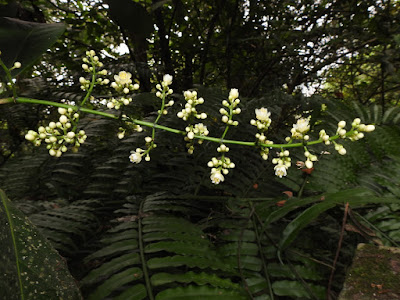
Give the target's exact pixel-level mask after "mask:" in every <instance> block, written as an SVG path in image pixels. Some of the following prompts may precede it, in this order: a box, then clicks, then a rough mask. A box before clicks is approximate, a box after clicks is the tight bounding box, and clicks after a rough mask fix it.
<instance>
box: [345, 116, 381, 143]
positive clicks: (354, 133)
mask: <svg viewBox="0 0 400 300" xmlns="http://www.w3.org/2000/svg"><path fill="white" fill-rule="evenodd" d="M342 122H344V121H342ZM339 124H340V123H339ZM351 127H352V128H351V134H350V135H348V136H347V138H348V139H350V140H351V141H358V140H360V139H362V138H363V137H364V133H363V132H372V131H374V130H375V126H374V125H371V124H370V125H365V124H362V123H361V120H360V118H355V119H354V121H353V122H352V123H351Z"/></svg>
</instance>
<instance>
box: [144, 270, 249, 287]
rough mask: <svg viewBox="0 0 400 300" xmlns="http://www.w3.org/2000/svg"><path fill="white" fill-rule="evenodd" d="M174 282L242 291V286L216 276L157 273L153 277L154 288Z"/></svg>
mask: <svg viewBox="0 0 400 300" xmlns="http://www.w3.org/2000/svg"><path fill="white" fill-rule="evenodd" d="M173 282H183V283H196V284H197V285H205V284H209V285H211V286H214V287H219V288H224V289H234V290H241V287H240V285H238V284H236V283H233V282H232V281H230V280H229V279H222V278H220V277H218V276H217V275H216V274H208V273H204V272H202V273H194V272H187V273H183V274H171V273H156V274H154V275H153V276H152V277H151V284H152V285H153V286H160V285H165V284H170V283H173Z"/></svg>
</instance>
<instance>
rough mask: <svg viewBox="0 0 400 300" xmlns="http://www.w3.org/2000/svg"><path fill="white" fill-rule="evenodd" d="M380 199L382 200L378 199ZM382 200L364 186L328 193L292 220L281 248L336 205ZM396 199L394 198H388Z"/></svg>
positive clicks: (286, 229) (283, 234)
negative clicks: (320, 200) (322, 200)
mask: <svg viewBox="0 0 400 300" xmlns="http://www.w3.org/2000/svg"><path fill="white" fill-rule="evenodd" d="M378 199H380V200H378ZM377 200H378V201H382V202H383V200H381V198H379V197H373V194H372V192H371V191H370V190H366V189H363V188H357V189H350V190H344V191H341V192H337V193H332V194H327V195H326V196H325V200H324V202H320V203H317V204H314V205H313V206H311V207H309V208H307V209H306V210H304V211H303V212H302V213H301V214H300V215H298V216H297V217H296V218H295V219H294V220H293V221H292V222H290V223H289V224H288V225H287V226H286V228H285V229H284V230H283V232H282V238H281V239H280V242H279V246H280V249H281V250H284V249H286V248H287V247H288V246H289V245H290V244H291V243H292V242H293V241H294V239H295V238H296V237H297V234H298V233H299V232H300V230H302V229H303V228H304V227H306V226H307V225H308V224H310V223H311V222H312V221H313V220H315V219H316V218H317V217H318V216H319V215H320V214H322V213H323V212H325V211H327V210H328V209H330V208H332V207H335V206H336V205H338V204H344V203H346V202H349V203H350V204H367V203H374V202H375V201H377ZM387 201H394V199H391V200H387Z"/></svg>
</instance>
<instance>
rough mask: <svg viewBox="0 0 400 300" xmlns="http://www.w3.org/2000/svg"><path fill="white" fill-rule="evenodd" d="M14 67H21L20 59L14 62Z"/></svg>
mask: <svg viewBox="0 0 400 300" xmlns="http://www.w3.org/2000/svg"><path fill="white" fill-rule="evenodd" d="M14 68H15V69H19V68H21V63H20V62H19V61H16V62H15V63H14Z"/></svg>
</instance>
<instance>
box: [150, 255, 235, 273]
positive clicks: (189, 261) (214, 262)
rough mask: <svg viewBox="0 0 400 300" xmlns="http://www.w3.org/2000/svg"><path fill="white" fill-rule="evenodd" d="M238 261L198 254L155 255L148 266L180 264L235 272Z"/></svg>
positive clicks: (164, 266) (155, 267) (157, 266)
mask: <svg viewBox="0 0 400 300" xmlns="http://www.w3.org/2000/svg"><path fill="white" fill-rule="evenodd" d="M236 265H237V262H236V261H234V262H233V263H232V264H229V263H227V262H226V261H223V260H220V259H216V258H205V257H198V256H181V255H175V256H167V257H155V258H151V259H149V260H148V261H147V266H148V267H149V268H150V269H159V268H171V267H179V266H188V267H190V268H194V267H196V268H200V269H212V270H223V271H228V272H231V273H234V272H235V271H234V268H235V267H236Z"/></svg>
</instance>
